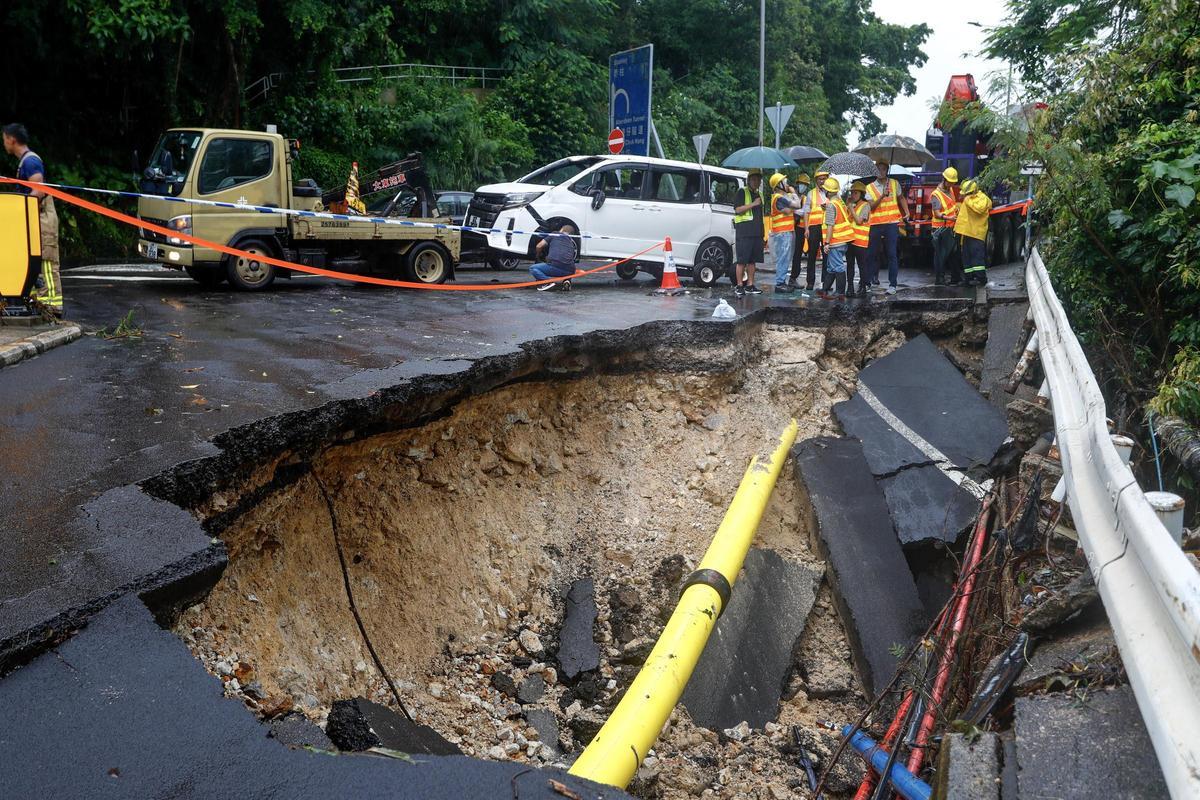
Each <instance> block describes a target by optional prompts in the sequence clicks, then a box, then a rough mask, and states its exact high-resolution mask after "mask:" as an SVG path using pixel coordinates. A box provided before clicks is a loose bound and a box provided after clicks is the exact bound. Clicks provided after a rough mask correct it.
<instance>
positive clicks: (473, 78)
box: [242, 64, 508, 103]
mask: <svg viewBox="0 0 1200 800" xmlns="http://www.w3.org/2000/svg"><path fill="white" fill-rule="evenodd" d="M507 74H508V70H507V69H505V68H503V67H462V66H455V65H451V64H376V65H374V66H369V67H339V68H337V69H335V70H333V75H334V79H335V80H336V81H337V82H338V83H366V82H368V81H396V80H432V81H447V82H449V83H450V84H451V85H452V86H458V85H463V86H475V87H478V88H480V89H488V88H493V87H495V86H496V85H498V84H499V83H500V81H501V80H503V79H504V76H505V75H507ZM283 75H284V73H282V72H272V73H269V74H267V75H264V76H263V77H261V78H259V79H258V80H256V81H252V82H251V83H248V84H246V86H245V88H243V89H242V95H243V96H244V97H245V98H246V102H247V103H250V102H253V101H255V100H258V99H260V98H262V97H266V96H267V94H268V93H269V92H270V91H271V90H272V89H275V88H277V87H278V86H279V85H280V84H281V83H282V82H283Z"/></svg>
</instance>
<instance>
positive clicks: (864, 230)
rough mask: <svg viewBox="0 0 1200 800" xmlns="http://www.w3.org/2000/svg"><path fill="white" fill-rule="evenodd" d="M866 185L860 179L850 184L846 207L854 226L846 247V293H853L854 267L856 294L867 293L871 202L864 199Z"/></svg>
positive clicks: (863, 295) (863, 294)
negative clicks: (852, 234) (856, 274)
mask: <svg viewBox="0 0 1200 800" xmlns="http://www.w3.org/2000/svg"><path fill="white" fill-rule="evenodd" d="M866 195H867V185H866V184H865V183H863V182H862V181H855V182H854V183H852V184H850V199H849V200H848V201H847V202H846V208H847V209H848V210H849V212H850V224H851V225H852V226H854V239H853V240H851V242H850V246H849V247H847V248H846V293H847V294H853V293H854V268H855V267H856V266H857V267H858V294H859V295H860V296H862V297H865V296H866V294H867V246H868V244H869V243H870V240H871V236H870V235H871V226H870V225H869V224H867V220H869V219H870V218H871V204H870V203H868V202H867V200H866Z"/></svg>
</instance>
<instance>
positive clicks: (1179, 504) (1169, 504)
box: [1146, 492, 1183, 547]
mask: <svg viewBox="0 0 1200 800" xmlns="http://www.w3.org/2000/svg"><path fill="white" fill-rule="evenodd" d="M1146 502H1148V503H1149V504H1150V507H1151V508H1153V509H1154V513H1155V514H1157V515H1158V519H1159V521H1160V522H1162V524H1163V527H1164V528H1166V529H1167V533H1169V534H1171V538H1172V539H1174V540H1175V544H1177V545H1179V546H1181V547H1182V546H1183V498H1182V497H1180V496H1179V495H1177V494H1174V493H1173V492H1146Z"/></svg>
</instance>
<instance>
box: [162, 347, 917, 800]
mask: <svg viewBox="0 0 1200 800" xmlns="http://www.w3.org/2000/svg"><path fill="white" fill-rule="evenodd" d="M903 341H904V337H903V335H901V334H898V333H897V332H895V331H892V330H890V329H888V328H886V327H885V326H878V327H877V329H873V330H870V331H849V330H836V329H831V330H829V331H825V332H817V331H809V330H803V329H796V328H787V327H775V326H764V328H763V330H762V331H761V333H760V335H759V336H758V338H757V340H756V341H754V343H753V345H752V348H753V350H752V352H751V353H750V354H749V355H746V354H742V355H741V356H740V357H738V358H734V359H732V360H731V363H732V364H733V366H732V367H731V368H729V369H725V370H716V371H714V372H712V373H704V374H669V373H661V374H629V375H615V376H589V377H584V378H574V379H571V380H563V381H555V382H537V381H530V382H525V383H521V384H516V385H512V386H508V387H505V388H503V389H499V390H495V391H492V392H489V393H488V394H485V395H481V396H479V397H476V398H472V399H470V400H468V401H465V402H462V403H460V404H459V406H457V407H456V408H454V409H453V410H451V411H450V412H449V413H448V414H446V415H445V416H444V417H442V418H440V419H437V420H434V421H432V422H430V423H428V424H426V425H423V426H422V427H420V428H415V429H408V430H402V431H397V432H393V433H384V434H379V435H376V436H372V437H369V438H366V439H363V440H359V441H353V442H349V443H346V444H342V445H335V446H332V447H330V448H329V449H328V450H327V451H326V452H324V453H322V454H321V455H320V456H319V457H317V458H316V459H314V460H313V464H312V471H311V473H310V474H307V475H303V476H301V477H300V478H298V479H297V480H295V482H293V483H291V484H290V485H288V486H284V487H282V488H279V489H277V490H276V491H274V492H273V493H271V494H270V495H269V496H267V497H265V498H263V500H262V501H261V502H260V503H258V505H257V507H255V508H253V509H251V510H250V511H249V512H247V513H246V514H244V515H243V516H242V517H241V518H240V519H238V520H236V521H235V522H234V523H233V524H232V525H230V526H229V527H228V528H227V529H226V530H225V531H224V532H223V533H222V538H223V539H224V540H225V542H226V544H227V546H228V547H229V551H230V565H229V567H228V569H227V570H226V573H225V575H224V576H223V577H222V579H221V581H220V582H219V583H218V585H217V587H216V588H214V590H213V591H212V593H211V594H210V595H209V597H208V598H207V599H206V600H205V601H204V602H203V603H201V604H199V605H196V606H193V607H191V608H189V609H187V610H186V611H185V612H184V613H183V614H182V616H181V618H180V620H179V621H178V623H177V624H176V626H175V631H176V632H177V634H179V635H180V636H181V637H182V638H183V640H184V641H185V642H186V643H187V644H188V646H189V647H190V648H191V649H192V651H193V652H194V653H195V654H196V655H197V656H198V657H199V658H200V659H201V660H202V661H203V662H204V663H205V665H206V666H207V668H208V669H209V670H210V671H211V672H212V673H213V674H214V675H217V676H218V677H220V678H221V680H222V681H223V682H224V685H225V690H226V693H227V694H228V695H229V696H231V697H238V698H241V699H242V700H243V701H244V702H245V703H246V704H247V705H248V706H249V707H250V708H251V709H253V710H254V711H255V712H256V713H257V714H259V715H260V716H262V717H264V718H274V717H278V716H281V715H283V714H287V713H289V712H300V713H303V714H304V715H305V716H306V717H307V718H308V719H310V720H312V721H314V722H316V723H318V724H319V725H321V726H324V725H325V722H326V720H327V717H328V714H329V709H330V706H331V705H332V703H333V702H334V701H336V700H339V699H344V698H349V697H354V696H361V697H364V698H368V699H370V700H372V701H374V702H377V703H380V704H384V705H391V706H392V707H395V700H394V698H393V697H392V693H391V691H390V689H389V687H388V685H387V683H386V682H385V680H384V678H383V676H382V675H381V674H380V672H379V669H378V668H377V666H376V664H375V663H374V660H373V659H372V656H371V654H370V652H369V651H368V648H367V647H366V646H365V645H364V642H363V641H362V637H361V635H360V634H359V632H358V630H357V628H356V627H355V623H354V619H353V617H352V616H351V614H350V612H349V610H348V607H347V597H346V585H347V582H348V585H349V586H350V587H351V588H352V591H353V595H354V601H355V604H356V605H357V608H358V611H359V613H360V614H361V617H362V620H363V624H364V627H365V629H366V630H367V631H368V633H369V635H370V638H371V641H372V644H373V646H374V649H375V651H376V652H377V653H378V654H379V656H380V660H381V661H382V663H383V664H384V666H385V668H386V669H387V670H388V671H389V674H390V677H391V678H392V681H393V683H394V684H395V686H396V688H397V690H398V691H399V693H400V695H401V698H402V700H403V702H404V704H405V707H406V708H407V709H408V710H409V712H410V713H411V714H412V716H413V717H414V719H415V720H416V721H417V722H419V723H421V724H425V725H429V726H431V727H433V728H434V729H435V730H437V731H438V732H439V733H440V734H442V735H443V736H444V737H445V738H446V739H447V740H448V741H449V742H451V743H452V744H455V745H457V746H459V747H461V749H462V751H463V752H464V753H465V754H467V755H474V756H477V757H483V758H491V759H495V760H511V761H517V762H522V763H528V764H531V765H559V766H566V765H569V764H570V763H571V762H572V761H573V759H574V758H575V757H576V756H577V754H578V753H579V751H580V750H581V749H582V747H583V746H585V745H586V743H587V742H588V741H589V740H590V738H591V737H592V736H594V735H595V732H596V731H597V730H598V729H599V726H600V725H601V724H602V723H603V721H604V720H605V719H606V718H607V716H608V713H609V712H610V711H611V709H612V708H613V707H614V706H615V704H616V702H617V701H618V700H619V699H620V697H621V694H622V692H623V691H624V689H625V688H626V687H627V686H628V685H629V683H630V681H631V680H632V679H633V677H634V676H635V675H636V674H637V670H638V668H639V667H640V665H641V663H642V662H643V661H644V660H645V657H646V655H647V654H648V653H649V650H650V648H651V647H652V646H653V643H654V640H655V638H656V637H657V635H658V633H659V631H660V630H661V628H662V625H663V623H664V622H665V620H666V619H667V618H668V617H669V615H670V613H671V611H672V610H673V608H674V603H675V600H676V598H677V597H678V592H679V589H680V587H681V585H682V581H683V579H684V577H685V576H686V575H687V574H688V573H690V572H691V571H692V570H693V569H694V568H695V565H696V563H697V561H698V560H699V558H700V556H701V555H702V554H703V552H704V549H705V547H706V546H707V544H708V542H709V541H710V539H711V537H712V534H713V532H714V531H715V530H716V528H717V526H718V524H719V522H720V519H721V517H722V516H723V514H724V511H725V507H726V505H727V504H728V501H729V499H730V498H731V497H732V495H733V492H734V490H735V489H736V487H737V484H738V482H739V481H740V479H741V477H742V472H743V470H744V468H745V465H746V463H747V461H748V459H749V457H750V456H751V455H752V454H754V453H755V452H759V451H762V450H764V449H767V447H768V445H769V444H770V443H773V442H774V441H775V438H776V437H777V435H778V432H779V430H780V429H781V428H782V427H783V425H784V424H785V423H786V421H787V419H788V418H790V417H792V416H796V417H797V418H798V419H799V420H800V437H801V438H807V437H812V436H819V435H829V434H836V433H838V428H837V423H836V421H835V420H834V418H833V416H832V415H831V413H830V407H831V405H832V404H833V403H836V402H838V401H840V400H843V399H845V398H846V397H847V396H848V395H849V392H850V391H852V390H853V387H854V383H855V376H856V374H857V370H858V367H859V366H860V365H861V363H862V359H863V358H864V357H865V356H866V355H867V353H868V352H869V353H870V355H871V356H873V357H878V356H879V355H882V354H884V353H886V352H890V350H892V349H894V348H895V347H897V346H899V345H900V344H901V343H903ZM796 506H797V493H796V489H795V487H794V486H793V484H792V482H791V481H780V483H779V485H778V487H777V489H776V492H775V494H774V496H773V498H772V500H771V502H770V504H769V505H768V508H767V511H766V513H765V515H764V518H763V521H762V524H761V525H760V527H759V534H758V537H757V539H756V544H757V545H758V546H761V547H769V548H771V549H772V550H775V551H776V552H778V553H780V554H781V555H782V556H784V557H785V558H787V559H791V560H794V561H797V562H799V563H806V564H814V565H818V566H819V562H818V559H817V556H816V554H815V552H813V551H811V550H810V549H809V541H810V536H809V532H808V531H806V530H805V525H806V524H807V523H806V522H805V516H804V515H802V514H800V513H799V511H798V509H797V507H796ZM338 548H341V550H342V555H343V556H344V559H345V564H346V575H345V576H343V574H342V570H341V569H340V568H339V566H338V563H339V554H338ZM415 565H420V568H419V569H416V568H414V566H415ZM584 578H589V579H591V581H592V582H593V591H594V595H593V599H594V602H595V606H596V620H595V625H594V636H595V642H596V644H597V645H598V648H599V666H598V668H596V669H591V670H584V671H582V672H580V673H579V674H577V675H575V676H574V677H573V679H570V680H569V679H568V678H567V676H566V674H565V671H564V669H563V665H562V664H561V663H560V662H559V660H558V649H559V646H560V642H559V634H560V626H561V624H562V619H563V613H564V604H565V598H564V595H565V593H566V592H567V590H568V588H569V587H570V586H571V585H572V583H573V582H576V581H579V580H580V579H584ZM864 707H865V700H864V698H863V697H862V693H861V688H860V687H859V686H858V684H857V680H856V679H855V677H854V673H853V670H852V667H851V664H850V652H849V646H848V644H847V641H846V637H845V634H844V632H843V630H842V628H841V625H840V622H839V621H838V618H837V615H836V612H835V610H834V608H833V605H832V603H831V601H830V598H829V592H828V589H827V588H822V589H821V591H820V592H819V595H818V601H817V605H816V607H815V608H814V609H813V611H812V613H811V615H810V617H809V620H808V625H807V628H806V630H805V632H804V635H803V636H802V638H801V640H800V643H799V645H798V646H797V649H796V653H795V657H794V671H793V674H792V677H791V678H790V679H789V682H788V685H787V686H786V687H785V692H784V702H783V703H782V706H781V711H780V714H779V717H778V719H777V720H776V721H774V722H772V723H768V724H767V725H766V726H765V728H764V729H761V730H747V729H745V727H744V726H743V728H742V729H731V731H733V732H732V733H730V732H717V731H710V730H706V729H704V728H700V727H698V726H696V725H694V724H693V723H692V721H691V720H690V719H689V718H688V715H687V713H686V711H685V710H684V709H683V708H682V707H680V708H677V709H676V711H675V712H674V713H673V714H672V716H671V719H670V720H669V721H668V723H667V725H666V726H665V727H664V730H663V734H662V736H661V737H660V739H659V741H658V743H657V744H656V746H655V748H654V750H652V751H651V754H650V755H649V757H648V758H647V759H646V761H645V764H644V765H643V767H642V768H641V770H640V771H639V773H638V775H637V778H636V779H635V781H634V783H633V785H632V786H631V791H632V792H633V793H634V794H636V795H638V796H641V797H647V798H683V797H697V796H699V797H709V798H735V797H736V798H741V797H749V798H764V799H773V798H783V797H807V796H809V792H808V790H807V780H806V778H805V776H804V771H803V769H800V768H799V767H798V755H799V754H798V751H797V745H796V744H795V743H794V742H793V740H792V736H791V729H792V727H793V726H798V728H799V729H800V730H801V731H803V732H804V734H803V735H804V736H807V737H808V739H806V740H805V745H804V746H805V749H806V750H807V751H808V753H809V755H810V756H811V757H812V758H813V760H814V762H815V764H816V766H817V768H818V770H819V769H820V768H822V767H823V766H824V760H825V759H827V758H828V757H829V754H830V753H831V752H832V750H833V748H834V747H835V746H836V743H837V739H836V736H834V735H833V734H830V733H828V732H819V731H817V730H816V729H815V726H814V724H813V723H814V721H815V720H816V719H818V718H834V719H853V718H856V717H857V716H858V714H859V713H860V712H861V710H862V709H863V708H864ZM848 765H852V766H848ZM858 774H860V771H859V769H858V765H857V764H853V762H851V761H849V760H848V759H847V760H844V761H843V763H842V764H841V765H839V767H838V768H837V770H835V771H834V773H833V779H832V783H831V784H829V790H830V791H829V792H828V793H827V795H828V796H829V797H833V798H836V797H840V796H845V795H846V794H847V793H848V792H852V791H853V788H854V785H856V776H857V775H858Z"/></svg>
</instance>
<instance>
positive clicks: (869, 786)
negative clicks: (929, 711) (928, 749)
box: [854, 689, 913, 800]
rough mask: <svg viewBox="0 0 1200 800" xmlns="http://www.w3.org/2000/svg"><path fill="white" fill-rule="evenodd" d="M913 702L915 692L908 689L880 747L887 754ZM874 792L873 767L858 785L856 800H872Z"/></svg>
mask: <svg viewBox="0 0 1200 800" xmlns="http://www.w3.org/2000/svg"><path fill="white" fill-rule="evenodd" d="M912 702H913V692H912V690H911V689H908V690H906V691H905V692H904V699H903V700H901V701H900V707H899V708H898V709H896V716H895V717H893V718H892V724H891V725H889V726H888V729H887V733H885V734H884V735H883V742H882V744H881V745H880V746H881V747H882V748H883V750H884V751H885V752H886V751H887V750H888V749H889V748H891V747H892V740H893V739H895V738H896V735H897V734H898V733H900V728H901V727H902V724H903V722H904V717H905V716H907V715H908V707H909V706H911V705H912ZM873 791H875V772H874V770H872V769H871V767H867V772H866V774H865V775H863V779H862V783H860V784H858V791H857V792H855V793H854V800H870V797H871V792H873Z"/></svg>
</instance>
